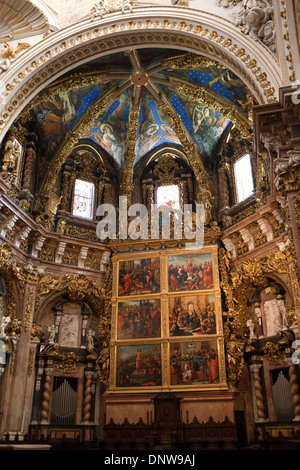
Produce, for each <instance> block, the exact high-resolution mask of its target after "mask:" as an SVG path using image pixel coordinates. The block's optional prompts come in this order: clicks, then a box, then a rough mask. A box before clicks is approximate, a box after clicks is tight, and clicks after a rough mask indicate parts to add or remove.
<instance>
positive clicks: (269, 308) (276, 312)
mask: <svg viewBox="0 0 300 470" xmlns="http://www.w3.org/2000/svg"><path fill="white" fill-rule="evenodd" d="M264 293H265V300H264V302H263V311H264V315H265V320H266V325H267V335H268V336H275V335H277V334H278V332H279V331H280V330H281V329H282V327H283V323H284V322H283V319H282V316H281V311H280V308H279V304H278V300H277V298H276V295H275V293H274V292H273V290H272V288H270V287H267V288H266V289H265V291H264Z"/></svg>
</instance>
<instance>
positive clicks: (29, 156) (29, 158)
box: [22, 147, 36, 192]
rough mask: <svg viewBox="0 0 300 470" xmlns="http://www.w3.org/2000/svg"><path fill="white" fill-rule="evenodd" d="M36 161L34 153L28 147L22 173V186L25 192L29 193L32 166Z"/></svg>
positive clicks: (32, 149)
mask: <svg viewBox="0 0 300 470" xmlns="http://www.w3.org/2000/svg"><path fill="white" fill-rule="evenodd" d="M35 159H36V151H35V150H34V148H32V147H28V148H27V151H26V159H25V165H24V172H23V181H22V186H23V189H26V191H29V192H31V186H32V175H33V173H34V172H33V165H34V161H35Z"/></svg>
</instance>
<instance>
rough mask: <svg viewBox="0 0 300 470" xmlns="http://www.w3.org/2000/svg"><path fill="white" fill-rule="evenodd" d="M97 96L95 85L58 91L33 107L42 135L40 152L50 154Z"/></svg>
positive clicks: (97, 91)
mask: <svg viewBox="0 0 300 470" xmlns="http://www.w3.org/2000/svg"><path fill="white" fill-rule="evenodd" d="M98 97H99V89H98V87H97V86H95V85H88V86H84V87H80V88H72V89H71V90H68V91H60V92H59V93H57V94H56V95H55V96H53V97H50V98H49V101H43V102H41V103H39V104H37V105H35V106H34V108H33V113H34V116H35V118H36V120H37V124H38V126H39V129H40V132H41V136H42V150H41V151H42V153H44V154H45V155H46V156H51V155H52V154H53V153H54V152H55V151H56V150H57V149H58V148H59V146H60V144H61V143H62V141H63V139H64V137H65V136H66V134H67V133H68V131H69V130H70V129H71V128H72V127H73V126H74V124H75V122H76V121H77V120H78V119H79V118H80V117H81V115H82V114H83V113H84V111H85V110H86V109H87V108H88V107H89V106H90V105H91V104H92V103H93V102H94V101H95V100H96V99H97V98H98Z"/></svg>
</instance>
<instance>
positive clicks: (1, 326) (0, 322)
mask: <svg viewBox="0 0 300 470" xmlns="http://www.w3.org/2000/svg"><path fill="white" fill-rule="evenodd" d="M9 322H10V317H2V318H1V319H0V336H5V335H6V333H5V328H6V325H8V323H9Z"/></svg>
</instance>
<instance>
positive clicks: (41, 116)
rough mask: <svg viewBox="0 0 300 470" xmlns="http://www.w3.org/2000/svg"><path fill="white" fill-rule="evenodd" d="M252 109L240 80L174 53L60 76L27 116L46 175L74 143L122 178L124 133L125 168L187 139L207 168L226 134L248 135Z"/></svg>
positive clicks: (123, 55) (95, 64) (124, 57)
mask: <svg viewBox="0 0 300 470" xmlns="http://www.w3.org/2000/svg"><path fill="white" fill-rule="evenodd" d="M253 102H254V100H253V98H252V97H251V96H250V93H249V90H248V88H247V87H246V85H245V84H244V83H243V82H242V80H241V79H240V78H239V77H237V76H236V75H234V73H233V72H232V71H231V70H229V69H228V68H227V67H225V66H224V65H222V64H220V63H217V62H215V61H212V60H210V59H207V58H205V57H201V56H196V55H191V54H186V53H180V52H178V51H175V50H166V49H138V50H129V51H126V52H120V53H117V54H112V55H109V56H105V57H102V58H99V59H96V60H93V61H90V62H88V63H86V64H84V65H82V66H80V67H79V68H77V69H75V70H73V71H72V72H70V73H67V74H66V75H64V76H62V77H61V78H60V79H59V80H58V81H56V82H55V83H53V84H51V85H50V86H48V87H47V88H45V89H44V90H43V91H42V92H41V93H40V94H39V95H38V96H36V97H35V98H34V100H33V101H32V102H31V103H30V105H29V108H30V112H31V115H32V117H33V118H34V119H35V120H36V123H37V127H38V129H39V134H40V137H41V142H42V153H43V155H44V156H45V157H47V160H48V164H49V167H50V168H51V164H52V165H54V163H53V162H55V161H57V162H60V163H61V161H62V159H61V158H58V157H57V156H58V155H59V154H61V155H64V156H66V154H67V152H69V151H70V149H71V145H73V146H74V138H75V140H76V139H77V142H78V143H90V144H92V145H94V146H96V147H97V148H99V149H100V150H101V151H102V152H104V153H106V155H108V156H109V157H110V158H111V159H112V161H113V163H114V165H115V167H116V169H117V171H118V172H119V173H120V174H122V171H123V169H124V165H125V161H126V155H128V148H127V146H128V135H129V133H131V136H132V133H134V140H135V148H134V162H133V165H132V166H133V168H134V166H135V165H136V164H137V163H138V162H139V161H140V159H141V158H142V157H143V156H144V155H146V154H148V153H149V152H152V151H153V150H154V149H157V148H160V147H161V146H162V145H164V144H165V145H169V146H170V145H171V146H175V147H178V148H181V147H182V146H183V147H184V142H183V141H186V140H187V139H188V140H189V141H190V142H191V143H193V144H195V145H196V149H197V152H198V155H199V158H200V159H201V160H202V162H203V163H204V166H206V167H209V166H210V165H212V164H213V162H214V161H215V159H216V155H217V149H218V146H219V145H220V142H221V141H222V139H223V138H224V136H226V135H227V130H228V128H229V126H232V125H235V126H237V127H238V128H239V129H240V131H241V133H242V135H244V136H246V135H247V134H248V135H249V133H251V122H250V121H249V116H248V110H249V103H251V105H252V104H253ZM132 110H134V112H132ZM178 118H180V119H179V121H180V126H178V125H176V126H175V124H174V123H175V122H177V123H178Z"/></svg>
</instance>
